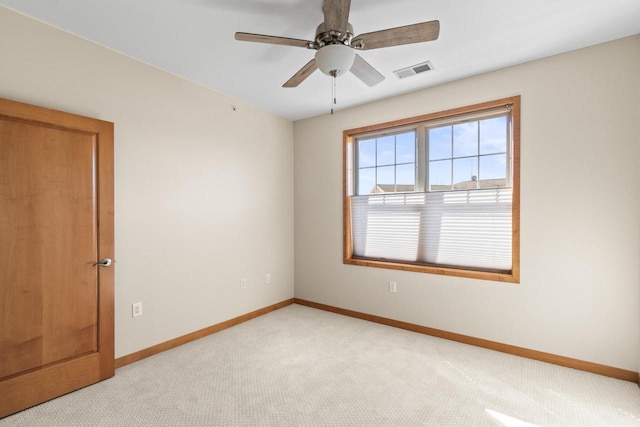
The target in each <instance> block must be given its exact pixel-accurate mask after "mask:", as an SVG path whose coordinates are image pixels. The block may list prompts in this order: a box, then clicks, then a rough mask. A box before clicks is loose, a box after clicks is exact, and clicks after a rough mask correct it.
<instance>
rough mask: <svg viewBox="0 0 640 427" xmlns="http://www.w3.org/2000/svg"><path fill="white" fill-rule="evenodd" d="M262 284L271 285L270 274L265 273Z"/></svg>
mask: <svg viewBox="0 0 640 427" xmlns="http://www.w3.org/2000/svg"><path fill="white" fill-rule="evenodd" d="M264 282H265V283H267V284H269V283H271V274H269V273H267V275H266V276H265V277H264Z"/></svg>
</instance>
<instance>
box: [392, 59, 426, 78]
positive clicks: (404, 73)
mask: <svg viewBox="0 0 640 427" xmlns="http://www.w3.org/2000/svg"><path fill="white" fill-rule="evenodd" d="M431 70H433V65H432V64H431V62H430V61H427V62H422V63H420V64H416V65H412V66H411V67H407V68H403V69H401V70H396V71H394V72H393V74H395V75H396V76H397V77H398V78H399V79H406V78H407V77H411V76H415V75H416V74H420V73H424V72H425V71H431Z"/></svg>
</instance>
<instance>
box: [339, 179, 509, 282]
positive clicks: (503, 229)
mask: <svg viewBox="0 0 640 427" xmlns="http://www.w3.org/2000/svg"><path fill="white" fill-rule="evenodd" d="M511 199H512V190H511V188H498V189H490V190H468V191H448V192H431V193H396V194H375V195H368V196H351V221H352V233H353V239H352V240H353V255H354V256H357V257H366V258H377V259H388V260H395V261H409V262H423V263H428V264H440V265H450V266H458V267H471V268H482V269H495V270H506V271H508V270H511V236H512V227H511V217H512V208H511Z"/></svg>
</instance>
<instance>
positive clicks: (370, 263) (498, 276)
mask: <svg viewBox="0 0 640 427" xmlns="http://www.w3.org/2000/svg"><path fill="white" fill-rule="evenodd" d="M344 264H348V265H359V266H363V267H376V268H387V269H392V270H403V271H413V272H417V273H427V274H438V275H443V276H455V277H465V278H470V279H480V280H490V281H494V282H505V283H520V276H519V274H518V272H515V271H510V272H491V271H477V270H466V269H461V268H453V267H442V266H431V265H422V264H411V263H402V262H396V261H381V260H376V259H367V258H345V259H344Z"/></svg>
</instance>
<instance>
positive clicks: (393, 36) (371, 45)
mask: <svg viewBox="0 0 640 427" xmlns="http://www.w3.org/2000/svg"><path fill="white" fill-rule="evenodd" d="M439 34H440V21H429V22H422V23H420V24H413V25H405V26H403V27H396V28H389V29H388V30H381V31H374V32H372V33H365V34H360V35H359V36H357V37H355V38H354V39H353V40H352V41H351V45H352V46H354V47H358V46H359V45H361V47H360V49H363V50H367V49H378V48H381V47H389V46H398V45H402V44H410V43H421V42H428V41H431V40H436V39H437V38H438V35H439Z"/></svg>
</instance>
